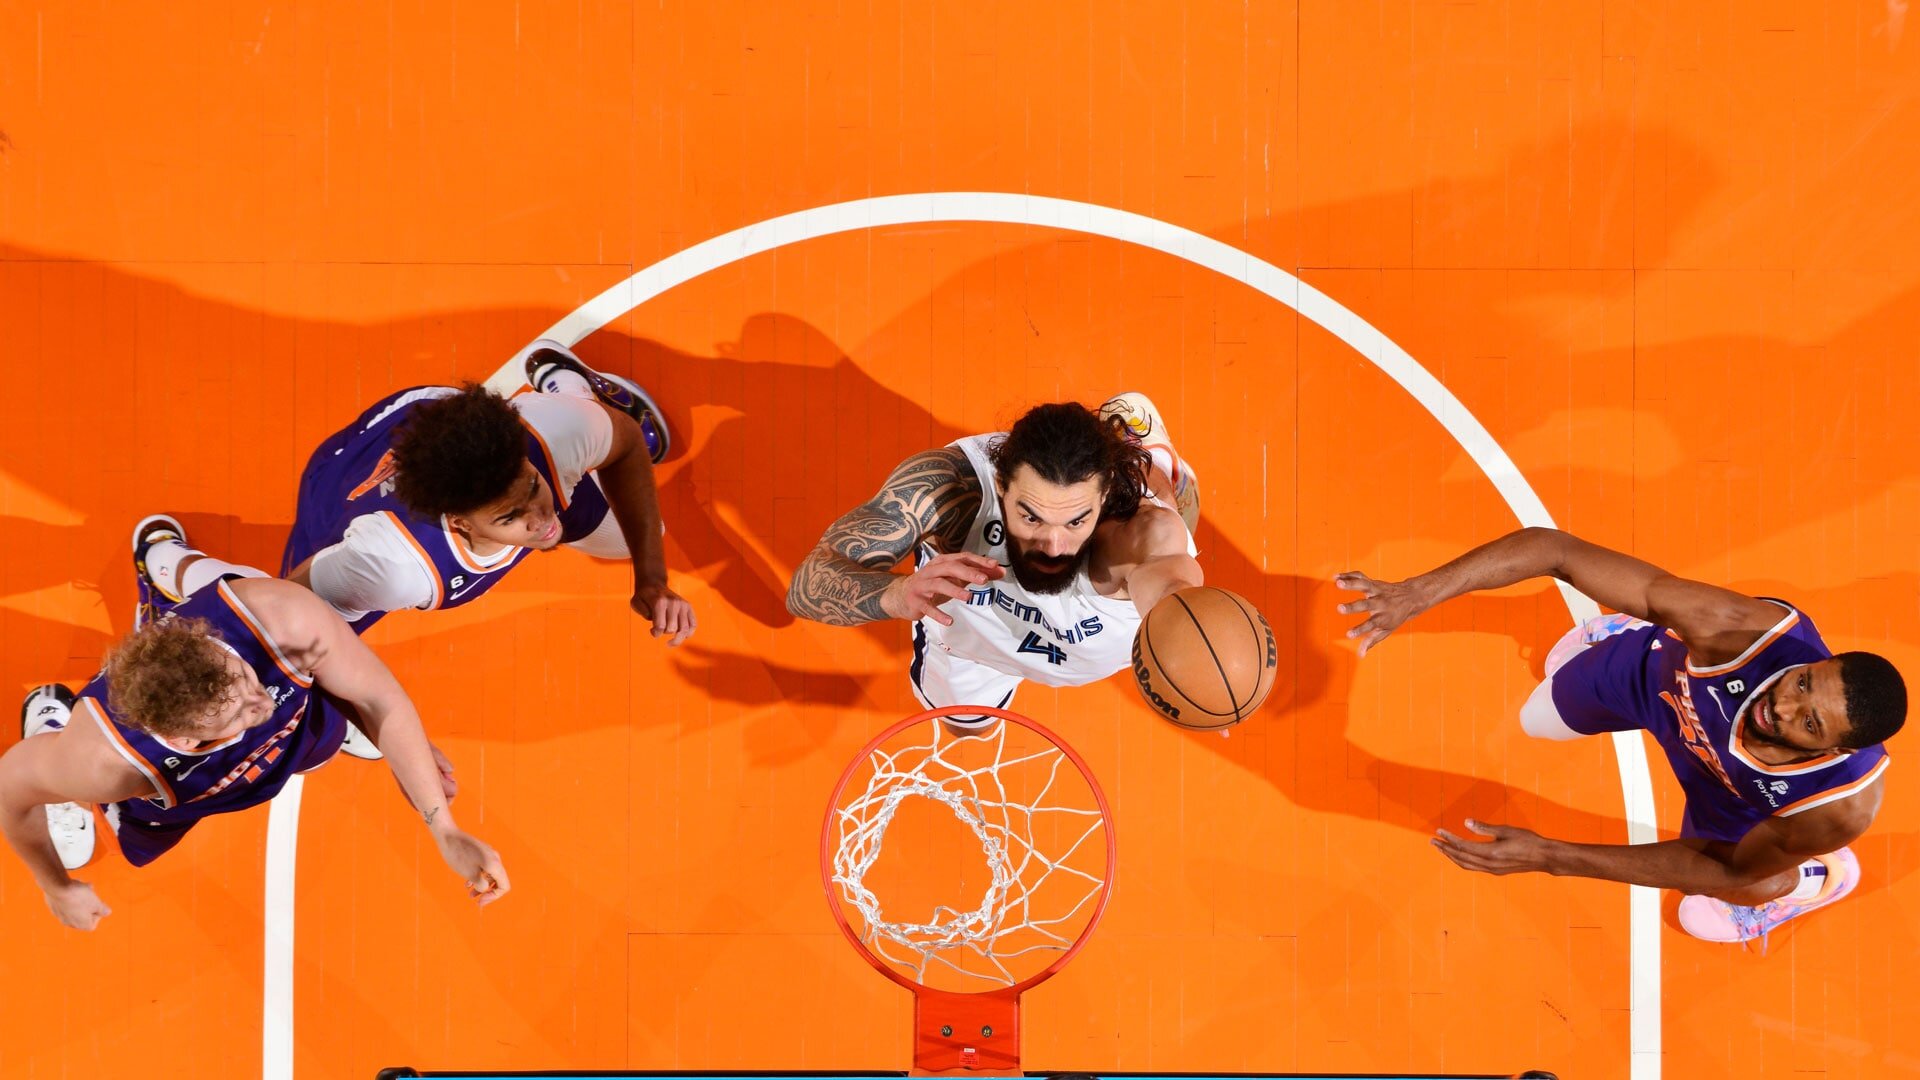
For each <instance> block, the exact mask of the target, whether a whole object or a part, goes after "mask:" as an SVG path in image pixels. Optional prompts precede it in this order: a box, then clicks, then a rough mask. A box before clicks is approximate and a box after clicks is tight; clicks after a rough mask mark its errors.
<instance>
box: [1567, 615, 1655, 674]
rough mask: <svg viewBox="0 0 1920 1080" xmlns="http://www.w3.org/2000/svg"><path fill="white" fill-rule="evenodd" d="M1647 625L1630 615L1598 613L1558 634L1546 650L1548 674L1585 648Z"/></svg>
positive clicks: (1584, 650) (1585, 649)
mask: <svg viewBox="0 0 1920 1080" xmlns="http://www.w3.org/2000/svg"><path fill="white" fill-rule="evenodd" d="M1645 625H1647V624H1646V623H1645V622H1643V621H1642V620H1640V619H1636V618H1634V617H1633V616H1631V615H1620V614H1613V615H1599V616H1596V617H1594V618H1591V619H1588V620H1587V621H1586V622H1583V623H1581V624H1580V625H1579V626H1576V627H1574V628H1573V629H1571V630H1569V631H1567V632H1566V633H1564V634H1562V635H1560V640H1559V641H1557V642H1555V643H1554V645H1553V648H1552V649H1550V650H1548V651H1547V667H1546V671H1547V674H1548V675H1552V674H1553V673H1554V672H1556V671H1559V670H1560V669H1561V668H1563V667H1565V666H1566V664H1567V661H1569V660H1571V659H1573V658H1574V657H1576V656H1578V655H1580V654H1581V653H1583V652H1586V651H1587V648H1588V647H1589V646H1591V645H1594V644H1596V643H1598V642H1602V641H1605V640H1607V639H1608V638H1610V637H1612V636H1614V635H1615V634H1623V633H1625V632H1627V631H1628V630H1632V629H1634V628H1636V627H1641V626H1645Z"/></svg>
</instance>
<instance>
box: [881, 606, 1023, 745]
mask: <svg viewBox="0 0 1920 1080" xmlns="http://www.w3.org/2000/svg"><path fill="white" fill-rule="evenodd" d="M907 676H908V682H910V683H911V684H912V685H913V696H914V697H916V698H919V699H920V704H922V705H924V706H926V707H927V708H929V709H939V708H944V707H946V706H948V705H986V706H991V707H992V708H995V709H1005V708H1008V707H1009V706H1011V705H1012V704H1013V694H1014V691H1016V690H1018V689H1020V684H1021V683H1022V682H1025V681H1026V680H1024V679H1022V678H1021V677H1020V676H1018V675H1009V674H1007V673H1006V672H1004V671H997V670H995V669H993V668H990V667H988V666H987V665H985V664H979V663H975V662H974V661H972V660H968V659H967V658H965V657H962V656H955V655H954V654H953V653H952V652H951V651H950V650H949V649H948V648H947V647H946V646H945V645H942V644H941V643H939V642H937V641H934V640H933V639H932V638H931V637H929V636H928V634H927V630H926V626H925V625H924V624H923V623H920V622H915V623H914V624H913V664H912V666H911V667H909V668H908V669H907ZM991 720H992V718H991V717H986V716H980V717H971V718H969V717H964V716H950V717H948V718H947V723H949V724H953V725H954V726H956V727H966V726H971V725H985V724H987V723H990V722H991Z"/></svg>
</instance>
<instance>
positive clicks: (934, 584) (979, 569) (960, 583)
mask: <svg viewBox="0 0 1920 1080" xmlns="http://www.w3.org/2000/svg"><path fill="white" fill-rule="evenodd" d="M1006 573H1007V568H1006V567H1004V566H1001V565H1000V564H999V563H997V562H994V561H993V560H992V559H989V558H987V557H986V556H985V555H975V554H973V553H972V552H970V551H956V552H952V553H950V554H947V555H935V556H934V557H933V558H931V559H928V560H927V562H926V565H924V566H922V567H920V569H918V570H915V571H914V572H913V573H911V574H909V575H907V576H906V577H903V578H901V579H900V580H899V581H896V582H893V583H892V584H890V585H888V586H887V591H886V593H885V594H883V595H882V596H881V598H880V606H881V607H882V608H883V609H885V610H886V613H887V614H889V615H891V616H893V617H894V618H896V619H907V620H914V619H932V620H933V621H934V622H937V623H939V624H940V625H941V626H952V625H953V616H951V615H948V614H946V613H945V612H943V611H941V610H940V605H941V604H944V603H946V602H947V601H949V600H965V599H966V598H967V586H969V585H985V584H986V583H987V582H989V581H998V580H1000V579H1001V578H1003V577H1005V576H1006Z"/></svg>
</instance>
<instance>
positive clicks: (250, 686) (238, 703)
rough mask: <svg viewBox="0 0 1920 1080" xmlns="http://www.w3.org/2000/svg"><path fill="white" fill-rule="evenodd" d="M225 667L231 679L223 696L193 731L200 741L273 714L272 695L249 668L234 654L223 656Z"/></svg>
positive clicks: (258, 722)
mask: <svg viewBox="0 0 1920 1080" xmlns="http://www.w3.org/2000/svg"><path fill="white" fill-rule="evenodd" d="M226 662H227V669H228V670H229V671H231V672H232V673H233V675H234V680H233V682H232V683H230V684H228V686H227V696H226V698H225V699H223V700H222V701H221V702H220V703H219V704H217V705H215V706H214V707H213V708H212V710H210V711H209V712H208V713H207V715H206V717H205V719H203V720H201V722H200V727H199V729H198V730H197V731H195V732H194V733H193V735H192V736H191V737H192V738H196V739H198V740H200V741H201V742H203V743H215V742H220V741H222V740H224V739H231V738H233V737H234V736H235V735H238V734H240V733H241V732H243V731H245V730H247V729H248V728H251V727H258V726H259V725H261V724H264V723H266V722H267V718H268V717H270V716H272V715H273V707H274V706H273V695H271V694H269V693H267V688H266V687H264V686H262V685H260V677H259V676H258V675H255V674H254V673H253V669H252V668H250V667H248V666H247V665H245V664H243V663H241V662H240V658H239V657H237V656H228V657H226Z"/></svg>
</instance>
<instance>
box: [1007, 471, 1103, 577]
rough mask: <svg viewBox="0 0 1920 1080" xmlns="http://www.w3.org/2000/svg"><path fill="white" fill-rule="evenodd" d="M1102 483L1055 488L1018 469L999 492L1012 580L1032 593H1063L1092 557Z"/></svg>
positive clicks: (1094, 479)
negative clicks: (1005, 525) (1005, 527)
mask: <svg viewBox="0 0 1920 1080" xmlns="http://www.w3.org/2000/svg"><path fill="white" fill-rule="evenodd" d="M1100 496H1101V490H1100V480H1099V478H1098V477H1088V478H1087V479H1085V480H1082V481H1080V482H1079V483H1077V484H1066V485H1062V484H1055V483H1050V482H1048V481H1046V480H1043V479H1041V478H1040V474H1039V473H1036V472H1034V471H1033V467H1032V466H1031V465H1019V466H1016V467H1015V468H1014V470H1013V476H1012V477H1011V478H1009V480H1008V481H1007V485H1006V488H1005V490H1003V491H1002V492H1001V493H1000V513H1001V515H1002V516H1004V517H1005V518H1006V521H1007V555H1008V557H1009V558H1010V559H1011V560H1012V562H1013V576H1014V579H1015V580H1017V581H1019V582H1020V585H1021V587H1022V588H1024V589H1026V590H1027V591H1028V592H1035V593H1058V592H1063V591H1065V590H1066V588H1067V587H1068V586H1069V585H1072V584H1073V579H1074V578H1075V577H1076V576H1078V575H1079V573H1080V571H1081V570H1083V569H1085V568H1086V565H1087V560H1088V559H1089V558H1090V557H1092V555H1093V545H1092V544H1091V543H1089V541H1090V540H1092V538H1093V527H1094V526H1095V525H1097V524H1098V523H1099V521H1100Z"/></svg>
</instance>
